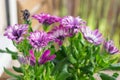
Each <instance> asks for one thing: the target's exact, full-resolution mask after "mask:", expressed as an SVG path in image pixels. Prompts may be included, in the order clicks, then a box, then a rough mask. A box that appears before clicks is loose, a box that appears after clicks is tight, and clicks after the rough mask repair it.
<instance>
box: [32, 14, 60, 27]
mask: <svg viewBox="0 0 120 80" xmlns="http://www.w3.org/2000/svg"><path fill="white" fill-rule="evenodd" d="M32 17H33V18H35V19H37V20H38V21H39V22H40V23H41V24H46V25H51V24H53V23H55V22H59V21H60V20H61V18H59V17H57V16H51V15H49V14H44V13H41V14H35V15H33V16H32Z"/></svg>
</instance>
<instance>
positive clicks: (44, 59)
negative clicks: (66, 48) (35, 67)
mask: <svg viewBox="0 0 120 80" xmlns="http://www.w3.org/2000/svg"><path fill="white" fill-rule="evenodd" d="M55 57H56V55H55V54H53V55H50V50H46V51H45V52H44V53H43V54H42V55H41V57H40V59H39V61H38V63H39V64H45V63H46V62H48V61H51V60H53V59H54V58H55Z"/></svg>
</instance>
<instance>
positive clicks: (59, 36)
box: [48, 25, 68, 45]
mask: <svg viewBox="0 0 120 80" xmlns="http://www.w3.org/2000/svg"><path fill="white" fill-rule="evenodd" d="M48 34H50V35H51V37H52V39H53V40H54V41H55V42H57V43H58V44H59V45H62V43H63V40H64V38H65V37H66V36H68V30H67V28H65V27H63V26H62V25H60V26H59V27H55V28H54V29H53V30H52V31H51V32H49V33H48Z"/></svg>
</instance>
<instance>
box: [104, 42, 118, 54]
mask: <svg viewBox="0 0 120 80" xmlns="http://www.w3.org/2000/svg"><path fill="white" fill-rule="evenodd" d="M104 47H105V49H106V51H107V52H109V53H111V54H115V53H118V52H119V50H118V49H117V48H116V47H115V45H114V42H113V41H112V40H110V41H108V42H105V43H104Z"/></svg>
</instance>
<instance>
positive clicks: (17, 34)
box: [4, 24, 28, 43]
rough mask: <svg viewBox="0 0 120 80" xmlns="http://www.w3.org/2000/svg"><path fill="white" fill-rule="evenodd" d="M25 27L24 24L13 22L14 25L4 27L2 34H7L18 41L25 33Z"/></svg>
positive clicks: (26, 27)
mask: <svg viewBox="0 0 120 80" xmlns="http://www.w3.org/2000/svg"><path fill="white" fill-rule="evenodd" d="M27 29H28V26H27V25H26V24H20V25H19V24H15V25H14V26H9V27H8V28H7V29H6V31H5V34H4V36H7V37H8V38H9V39H11V40H13V41H15V42H16V43H19V42H21V41H22V40H23V39H24V37H23V35H24V34H26V33H27Z"/></svg>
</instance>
